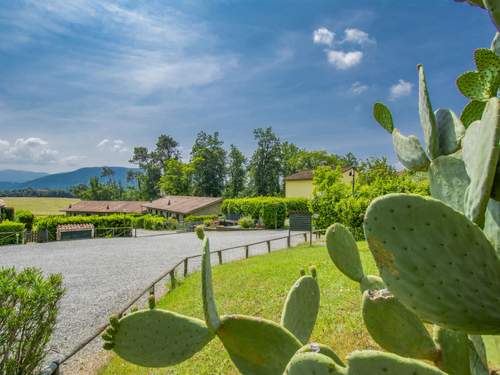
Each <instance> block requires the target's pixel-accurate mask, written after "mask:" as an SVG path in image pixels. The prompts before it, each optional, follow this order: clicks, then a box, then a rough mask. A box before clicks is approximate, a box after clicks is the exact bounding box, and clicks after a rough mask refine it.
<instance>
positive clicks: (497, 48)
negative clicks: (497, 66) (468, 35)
mask: <svg viewBox="0 0 500 375" xmlns="http://www.w3.org/2000/svg"><path fill="white" fill-rule="evenodd" d="M490 49H491V50H492V51H493V52H495V54H496V55H497V56H500V33H498V32H497V33H496V34H495V37H494V38H493V40H492V41H491V47H490Z"/></svg>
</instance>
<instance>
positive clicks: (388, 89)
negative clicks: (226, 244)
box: [0, 0, 494, 172]
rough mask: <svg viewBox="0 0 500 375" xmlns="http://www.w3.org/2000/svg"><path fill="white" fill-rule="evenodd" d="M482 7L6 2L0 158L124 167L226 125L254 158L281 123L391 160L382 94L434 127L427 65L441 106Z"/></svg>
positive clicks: (12, 164)
mask: <svg viewBox="0 0 500 375" xmlns="http://www.w3.org/2000/svg"><path fill="white" fill-rule="evenodd" d="M493 33H494V28H493V26H492V25H491V24H490V22H489V19H488V17H487V15H486V13H485V12H483V11H482V10H480V9H477V8H472V7H470V6H467V5H464V4H457V3H455V2H453V1H452V0H404V1H401V0H357V1H338V0H329V1H327V0H322V1H320V0H307V1H295V0H289V1H273V0H218V1H217V0H214V1H210V0H197V1H194V0H184V1H180V0H178V1H120V0H47V1H38V0H15V1H7V0H3V1H2V11H1V12H0V168H17V169H31V170H40V171H50V172H55V171H63V170H69V169H74V168H76V167H81V166H100V165H127V160H128V159H129V158H130V154H131V149H132V148H133V146H135V145H147V146H150V145H152V144H153V143H154V141H155V139H156V138H157V136H158V135H159V134H161V133H166V134H170V135H172V136H173V137H174V138H175V139H177V140H178V141H179V142H180V144H181V145H182V147H183V151H184V154H185V156H186V157H187V156H188V154H189V150H190V148H191V145H192V143H193V140H194V137H195V136H196V133H197V132H199V131H200V130H204V131H206V132H213V131H219V132H220V134H221V137H222V139H223V140H224V141H225V144H226V146H229V144H231V143H234V144H236V145H237V146H238V147H240V148H241V149H242V150H243V151H244V152H245V153H246V154H250V153H251V151H252V150H253V148H254V146H255V145H254V140H253V137H252V129H253V128H255V127H266V126H272V127H273V129H274V130H275V131H276V133H277V134H278V135H279V136H280V137H281V138H282V139H285V140H288V141H291V142H294V143H296V144H298V145H299V146H301V147H306V148H308V149H326V150H328V151H331V152H335V153H339V154H345V153H347V152H353V153H354V154H356V155H357V156H359V157H362V158H365V157H368V156H382V155H385V156H388V157H389V159H390V160H391V161H392V162H395V157H394V154H393V151H392V144H391V139H390V136H388V134H387V133H385V132H384V131H383V130H382V129H381V128H379V127H378V126H377V125H376V124H375V123H374V121H373V120H372V117H371V108H372V104H373V103H374V102H375V101H379V100H382V101H385V102H387V103H388V104H389V106H390V107H391V109H392V110H393V113H394V117H395V122H396V126H397V127H398V128H400V129H401V130H402V132H403V133H414V134H417V135H420V134H421V131H420V125H419V122H418V112H417V87H416V85H417V79H416V78H417V76H416V68H415V67H416V64H417V63H423V64H424V66H425V69H426V73H427V79H428V83H429V86H430V93H431V99H432V102H433V106H434V108H435V109H437V108H439V107H447V108H451V109H453V110H455V111H456V112H460V111H461V109H462V107H463V105H464V103H465V99H464V98H462V97H461V95H460V94H459V93H458V92H457V90H456V88H455V79H456V77H457V76H458V75H459V74H460V73H462V72H464V71H466V70H471V69H473V68H474V66H473V61H472V53H473V50H474V48H477V47H489V45H490V41H491V39H492V37H493Z"/></svg>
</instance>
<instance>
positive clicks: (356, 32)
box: [344, 28, 376, 45]
mask: <svg viewBox="0 0 500 375" xmlns="http://www.w3.org/2000/svg"><path fill="white" fill-rule="evenodd" d="M344 33H345V39H344V42H349V43H355V44H360V45H364V44H368V43H376V41H375V39H372V38H370V35H369V34H368V33H367V32H365V31H363V30H360V29H355V28H347V29H345V30H344Z"/></svg>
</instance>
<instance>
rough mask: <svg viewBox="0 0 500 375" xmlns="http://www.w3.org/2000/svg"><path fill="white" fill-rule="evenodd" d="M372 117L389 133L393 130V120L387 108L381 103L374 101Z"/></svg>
mask: <svg viewBox="0 0 500 375" xmlns="http://www.w3.org/2000/svg"><path fill="white" fill-rule="evenodd" d="M373 117H375V120H377V122H378V123H379V124H380V125H381V126H382V127H383V128H384V129H385V130H387V131H388V132H389V133H392V131H393V130H394V122H393V121H392V114H391V111H390V110H389V108H387V106H386V105H385V104H383V103H375V104H374V106H373Z"/></svg>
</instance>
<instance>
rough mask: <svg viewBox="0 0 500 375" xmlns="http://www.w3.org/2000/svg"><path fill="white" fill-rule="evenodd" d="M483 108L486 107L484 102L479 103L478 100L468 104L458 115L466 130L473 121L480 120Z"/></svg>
mask: <svg viewBox="0 0 500 375" xmlns="http://www.w3.org/2000/svg"><path fill="white" fill-rule="evenodd" d="M484 107H486V102H480V101H478V100H473V101H471V102H470V103H468V104H467V105H466V106H465V108H464V109H463V111H462V114H461V115H460V120H461V121H462V124H464V126H465V127H466V128H467V127H469V125H470V124H472V123H473V122H474V121H477V120H481V117H482V116H483V111H484Z"/></svg>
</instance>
